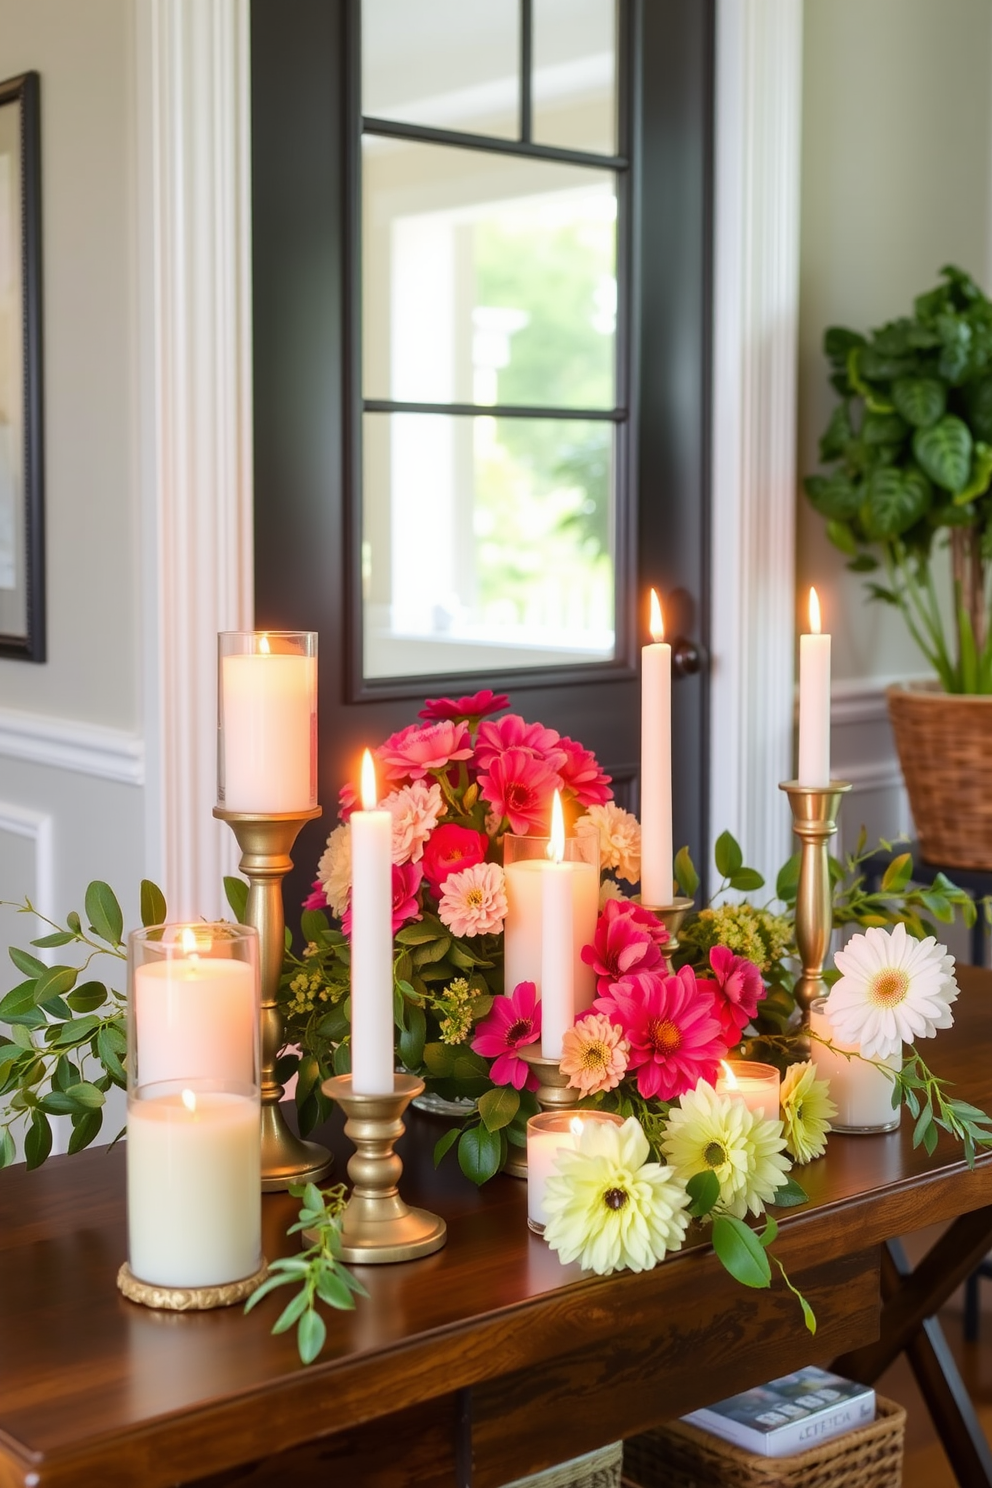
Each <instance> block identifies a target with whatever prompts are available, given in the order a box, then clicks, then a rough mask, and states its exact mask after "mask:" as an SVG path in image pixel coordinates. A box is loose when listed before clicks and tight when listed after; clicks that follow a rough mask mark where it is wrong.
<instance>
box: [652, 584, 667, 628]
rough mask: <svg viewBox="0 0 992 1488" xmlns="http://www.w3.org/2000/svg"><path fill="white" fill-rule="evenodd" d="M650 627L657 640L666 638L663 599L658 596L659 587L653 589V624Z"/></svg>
mask: <svg viewBox="0 0 992 1488" xmlns="http://www.w3.org/2000/svg"><path fill="white" fill-rule="evenodd" d="M649 628H650V631H651V635H652V638H653V639H654V640H655V641H663V640H664V639H665V622H664V620H663V619H662V615H661V601H660V600H659V598H658V591H657V589H652V590H651V625H650V627H649Z"/></svg>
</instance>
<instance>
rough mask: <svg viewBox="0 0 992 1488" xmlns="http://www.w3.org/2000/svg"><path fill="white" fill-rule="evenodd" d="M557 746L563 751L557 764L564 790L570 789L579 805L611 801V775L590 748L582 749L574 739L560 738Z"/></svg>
mask: <svg viewBox="0 0 992 1488" xmlns="http://www.w3.org/2000/svg"><path fill="white" fill-rule="evenodd" d="M558 747H559V749H563V750H564V751H565V760H564V763H563V764H561V765H559V766H558V773H559V774H560V776H561V783H562V785H563V786H564V788H565V790H568V791H571V792H572V794H573V795H574V797H575V799H576V800H577V801H578V802H579V804H580V805H581V806H602V805H604V804H605V803H606V802H607V801H612V799H613V792H612V790H611V789H610V779H611V777H610V776H609V775H607V774H606V773H605V772H604V771H603V769H602V768H601V767H600V763H599V761H598V760H597V758H596V756H595V755H594V754H593V752H592V750H591V749H583V747H582V745H581V744H577V743H576V742H575V740H574V739H560V740H559V741H558Z"/></svg>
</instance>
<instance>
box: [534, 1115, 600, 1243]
mask: <svg viewBox="0 0 992 1488" xmlns="http://www.w3.org/2000/svg"><path fill="white" fill-rule="evenodd" d="M593 1122H594V1123H597V1124H599V1125H600V1126H604V1125H612V1126H623V1117H622V1116H617V1115H616V1113H615V1112H613V1111H567V1110H566V1111H541V1112H539V1113H538V1115H536V1116H532V1117H531V1118H530V1120H529V1121H528V1123H527V1226H528V1228H529V1229H531V1230H533V1231H534V1234H535V1235H543V1234H544V1227H545V1225H546V1224H547V1222H548V1216H547V1212H546V1210H545V1208H544V1191H545V1188H546V1186H547V1182H548V1179H549V1178H550V1177H551V1175H552V1174H553V1173H554V1172H555V1171H556V1169H555V1162H556V1160H557V1157H558V1154H559V1152H574V1150H575V1146H576V1143H577V1142H578V1140H579V1138H580V1137H581V1135H582V1132H583V1129H584V1128H585V1126H586V1125H587V1124H588V1123H593Z"/></svg>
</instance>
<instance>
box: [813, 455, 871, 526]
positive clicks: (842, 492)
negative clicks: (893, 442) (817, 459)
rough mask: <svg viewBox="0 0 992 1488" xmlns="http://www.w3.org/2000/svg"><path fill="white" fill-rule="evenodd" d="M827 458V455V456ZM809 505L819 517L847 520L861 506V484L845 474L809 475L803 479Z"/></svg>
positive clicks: (853, 515) (855, 514)
mask: <svg viewBox="0 0 992 1488" xmlns="http://www.w3.org/2000/svg"><path fill="white" fill-rule="evenodd" d="M828 458H829V457H828ZM803 487H804V489H805V491H806V495H807V496H808V497H809V500H810V505H811V506H812V507H813V508H814V510H815V511H818V512H819V513H820V516H821V517H830V518H833V519H835V520H837V521H840V522H849V521H851V519H852V518H853V517H856V516H857V515H858V511H859V510H860V507H861V501H862V490H861V486H860V484H859V485H855V484H854V482H853V481H850V480H848V478H847V476H846V475H840V474H837V475H810V476H807V477H806V479H805V480H804V481H803Z"/></svg>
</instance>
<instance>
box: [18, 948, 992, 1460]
mask: <svg viewBox="0 0 992 1488" xmlns="http://www.w3.org/2000/svg"><path fill="white" fill-rule="evenodd" d="M961 982H962V984H963V993H962V997H961V998H960V999H959V1002H958V1004H957V1007H956V1013H957V1021H956V1024H955V1027H954V1028H953V1029H952V1030H950V1031H948V1032H944V1033H942V1034H941V1035H940V1036H939V1038H938V1039H937V1040H936V1041H935V1042H933V1043H930V1044H929V1045H928V1046H927V1050H928V1053H929V1054H930V1055H932V1059H933V1063H934V1064H935V1065H936V1067H937V1070H938V1072H939V1073H941V1074H944V1075H946V1076H947V1077H948V1078H949V1079H952V1080H954V1081H955V1082H956V1084H957V1087H958V1090H959V1092H960V1093H961V1094H962V1095H964V1096H965V1097H966V1098H968V1099H969V1100H971V1101H973V1102H974V1103H975V1104H976V1105H979V1106H982V1107H983V1108H985V1109H990V1108H992V1060H990V1058H989V1054H988V1050H989V1049H990V1048H992V975H990V974H989V973H986V972H982V971H975V970H971V969H969V968H964V969H963V970H962V976H961ZM444 1129H445V1128H444V1126H443V1124H441V1123H439V1122H438V1121H437V1120H435V1119H432V1118H428V1117H417V1116H416V1113H414V1119H413V1120H412V1121H411V1130H410V1131H409V1132H408V1133H407V1136H406V1137H405V1138H404V1146H405V1153H404V1156H405V1160H406V1163H407V1170H406V1175H405V1192H406V1193H407V1195H408V1197H410V1198H411V1199H415V1200H417V1201H419V1202H423V1203H426V1204H428V1205H430V1206H432V1207H434V1208H436V1209H437V1210H438V1211H439V1212H440V1213H442V1214H443V1215H444V1216H445V1218H446V1219H447V1221H448V1236H449V1239H448V1244H447V1246H446V1248H445V1249H444V1250H442V1251H440V1252H439V1253H438V1254H437V1255H434V1256H431V1257H429V1258H427V1259H426V1260H423V1261H417V1262H411V1263H408V1264H404V1265H397V1266H383V1267H368V1268H365V1269H364V1271H363V1272H362V1273H361V1274H362V1276H363V1280H364V1281H365V1282H366V1284H367V1286H368V1288H369V1291H370V1293H371V1297H370V1299H369V1300H368V1301H364V1302H362V1301H360V1302H359V1306H358V1308H357V1310H356V1311H355V1312H354V1313H353V1314H341V1313H336V1314H333V1315H331V1316H330V1317H329V1320H328V1321H329V1327H328V1344H327V1347H326V1348H325V1351H324V1353H323V1354H322V1356H321V1358H320V1360H319V1361H318V1362H317V1363H316V1364H314V1365H311V1366H310V1367H309V1368H307V1369H304V1368H303V1367H302V1366H301V1365H300V1363H299V1361H298V1359H297V1356H296V1350H295V1339H294V1337H293V1335H292V1334H290V1335H288V1336H285V1335H284V1336H282V1337H280V1338H273V1337H271V1336H270V1333H269V1329H270V1327H271V1325H272V1323H273V1321H274V1319H275V1317H276V1316H277V1315H278V1311H279V1310H280V1309H281V1307H282V1306H283V1304H284V1302H285V1300H287V1298H288V1296H289V1295H290V1294H289V1291H288V1290H287V1292H286V1295H285V1297H282V1298H280V1295H279V1294H278V1293H277V1294H276V1295H275V1296H274V1297H270V1298H267V1299H266V1300H265V1301H264V1302H263V1303H261V1304H260V1306H259V1307H258V1308H257V1309H256V1310H255V1311H254V1312H253V1313H251V1314H250V1315H249V1316H248V1317H244V1316H243V1315H242V1314H241V1312H240V1310H238V1309H234V1310H232V1311H228V1312H216V1313H208V1314H200V1315H197V1316H177V1315H173V1314H165V1313H154V1312H149V1311H147V1310H145V1309H143V1308H141V1307H137V1306H134V1305H133V1304H131V1303H129V1302H126V1301H125V1300H124V1299H123V1298H122V1297H121V1296H120V1295H119V1294H118V1292H117V1291H116V1289H115V1285H114V1278H115V1276H116V1272H117V1268H118V1266H119V1264H120V1262H121V1261H122V1260H123V1259H124V1256H125V1217H124V1161H123V1152H122V1151H121V1150H120V1149H115V1150H114V1151H112V1152H109V1153H108V1152H107V1151H105V1150H102V1149H98V1150H96V1151H91V1152H87V1153H83V1154H81V1155H79V1156H77V1157H74V1158H56V1159H53V1160H52V1161H51V1162H49V1163H48V1164H47V1165H46V1167H44V1168H42V1169H40V1170H39V1171H37V1172H35V1173H27V1172H25V1170H24V1169H23V1167H19V1168H13V1169H10V1170H8V1171H6V1172H3V1173H0V1276H2V1278H3V1284H2V1288H0V1488H14V1485H18V1488H22V1485H41V1488H66V1485H82V1484H86V1485H89V1484H99V1485H100V1488H124V1485H141V1488H164V1485H167V1484H173V1483H194V1482H201V1483H202V1484H204V1485H206V1484H210V1485H213V1488H220V1485H221V1484H223V1485H229V1488H230V1485H236V1484H246V1485H254V1488H261V1485H264V1484H277V1483H278V1484H286V1483H290V1482H292V1481H293V1480H294V1479H299V1480H300V1481H303V1479H304V1477H305V1476H306V1475H311V1476H312V1475H313V1474H315V1473H324V1474H327V1475H328V1476H329V1480H331V1481H335V1482H338V1483H342V1484H348V1485H355V1488H365V1485H368V1488H394V1485H395V1488H400V1485H406V1484H410V1483H416V1484H417V1485H418V1488H421V1485H423V1488H433V1485H437V1488H441V1485H444V1488H455V1485H457V1488H465V1485H468V1484H472V1485H474V1488H495V1485H497V1484H502V1483H505V1482H507V1481H508V1480H510V1479H512V1478H515V1477H517V1476H520V1475H522V1474H524V1473H527V1472H531V1471H534V1470H536V1469H538V1468H541V1467H544V1466H547V1465H549V1464H551V1463H553V1462H556V1461H560V1460H562V1459H564V1458H567V1457H569V1456H573V1455H576V1454H577V1453H580V1452H583V1451H587V1450H590V1449H591V1448H593V1447H596V1446H599V1445H602V1444H604V1443H605V1442H607V1441H610V1440H613V1439H615V1438H617V1437H621V1436H630V1435H632V1434H634V1433H635V1432H638V1431H641V1430H644V1429H646V1428H647V1427H649V1426H652V1425H655V1424H658V1423H659V1422H662V1421H665V1420H668V1419H670V1418H672V1417H673V1416H676V1415H680V1414H682V1413H683V1412H685V1411H687V1410H690V1409H692V1408H694V1407H697V1406H700V1405H703V1404H706V1403H708V1402H710V1401H712V1400H715V1399H718V1398H719V1397H721V1396H723V1395H726V1394H729V1393H731V1392H732V1391H734V1390H739V1389H744V1388H746V1387H747V1386H749V1385H752V1384H756V1383H759V1382H760V1381H762V1380H765V1379H767V1378H769V1377H771V1376H773V1375H776V1374H782V1373H784V1372H785V1371H787V1370H790V1369H792V1368H795V1367H798V1366H799V1365H802V1364H807V1363H815V1362H820V1363H822V1362H827V1361H829V1360H832V1359H834V1358H836V1357H837V1356H838V1355H845V1354H847V1355H851V1360H850V1362H851V1363H852V1366H853V1365H856V1366H857V1368H858V1369H859V1370H860V1373H861V1377H863V1378H865V1379H867V1380H871V1379H873V1378H875V1377H876V1376H877V1374H878V1373H879V1372H880V1370H881V1369H882V1368H884V1367H885V1365H886V1364H887V1363H888V1361H889V1360H890V1359H891V1357H893V1356H894V1354H895V1353H897V1352H899V1351H900V1350H902V1349H904V1348H905V1349H907V1350H908V1352H909V1354H910V1357H911V1360H912V1361H913V1362H914V1366H915V1365H917V1364H919V1368H918V1374H919V1376H920V1377H921V1378H922V1379H923V1380H924V1381H925V1384H926V1390H927V1394H928V1398H929V1399H930V1400H931V1401H932V1402H933V1404H934V1409H935V1419H936V1420H937V1423H938V1427H939V1429H940V1430H941V1433H942V1435H943V1436H944V1439H945V1443H946V1444H947V1446H948V1450H949V1451H950V1452H951V1454H952V1460H953V1461H954V1462H955V1466H956V1468H957V1471H958V1475H959V1477H960V1478H961V1480H962V1481H967V1482H969V1483H985V1482H989V1483H992V1473H990V1472H989V1466H988V1454H987V1449H985V1448H984V1444H983V1442H982V1441H980V1440H979V1441H977V1444H976V1442H975V1441H974V1440H973V1439H972V1436H971V1435H970V1434H969V1431H968V1430H967V1427H968V1424H969V1423H968V1420H967V1402H964V1403H963V1414H962V1402H961V1401H959V1400H956V1399H955V1397H954V1390H953V1380H952V1381H951V1384H950V1385H948V1384H947V1382H946V1379H945V1376H944V1374H943V1371H942V1369H941V1367H940V1366H941V1363H942V1361H941V1359H940V1357H939V1353H940V1350H939V1343H938V1344H935V1343H934V1342H933V1339H932V1338H931V1337H930V1333H928V1329H930V1325H929V1324H927V1323H926V1319H927V1318H928V1317H929V1315H930V1314H932V1313H933V1312H935V1311H936V1309H937V1307H939V1305H940V1303H941V1302H942V1301H943V1300H944V1299H945V1298H946V1297H947V1296H948V1295H949V1294H950V1292H951V1291H952V1290H953V1289H954V1287H955V1286H956V1285H957V1284H958V1283H959V1282H960V1280H961V1279H962V1278H963V1277H964V1276H965V1275H967V1274H968V1272H969V1270H970V1269H971V1268H972V1266H973V1265H974V1264H975V1262H976V1260H977V1259H978V1258H979V1257H980V1256H981V1255H982V1254H984V1252H985V1251H986V1250H987V1249H988V1248H989V1246H990V1244H992V1157H990V1158H983V1159H980V1161H979V1163H978V1165H977V1167H976V1168H975V1170H973V1171H970V1172H969V1170H968V1169H967V1168H966V1166H965V1164H964V1162H963V1160H962V1158H961V1156H960V1153H959V1149H958V1148H957V1147H956V1146H955V1145H954V1144H952V1143H951V1142H950V1141H948V1140H946V1139H944V1138H942V1139H941V1142H940V1145H939V1146H938V1148H937V1151H936V1152H935V1154H934V1156H933V1157H928V1156H927V1155H926V1153H925V1152H924V1151H923V1149H922V1148H921V1149H919V1150H918V1151H915V1152H914V1151H913V1150H912V1146H911V1141H910V1136H911V1129H912V1123H911V1122H910V1121H909V1120H908V1118H906V1119H904V1121H903V1125H902V1129H901V1131H900V1132H897V1133H893V1134H891V1135H889V1136H879V1137H860V1138H859V1137H843V1136H834V1137H832V1138H831V1141H830V1150H829V1155H828V1157H827V1158H826V1159H821V1160H820V1161H818V1162H816V1163H813V1164H811V1165H810V1166H809V1167H807V1168H806V1169H805V1170H803V1173H802V1175H801V1176H802V1179H803V1183H804V1186H805V1187H806V1188H807V1189H808V1190H809V1192H810V1194H811V1202H810V1204H809V1205H808V1206H805V1207H804V1208H803V1209H801V1210H797V1211H789V1212H788V1213H787V1214H786V1215H785V1216H784V1217H783V1219H782V1230H781V1236H780V1239H779V1241H778V1244H777V1247H776V1248H777V1250H778V1252H779V1253H780V1255H781V1257H782V1260H783V1262H784V1263H785V1265H786V1267H787V1268H788V1270H789V1272H790V1274H791V1275H792V1277H793V1278H794V1280H795V1281H796V1283H797V1284H798V1285H799V1286H800V1287H801V1288H802V1290H803V1291H804V1292H805V1294H806V1295H807V1297H808V1298H809V1300H810V1302H811V1303H812V1305H813V1307H814V1309H815V1311H816V1315H817V1318H818V1319H819V1331H818V1333H817V1336H816V1338H815V1339H811V1338H810V1337H809V1335H808V1334H807V1333H806V1331H805V1329H804V1327H803V1325H802V1321H801V1318H800V1315H799V1309H798V1307H797V1306H796V1304H795V1301H794V1299H793V1298H792V1297H791V1296H790V1295H789V1293H788V1292H787V1291H786V1290H785V1288H784V1287H783V1286H782V1285H781V1284H778V1285H775V1286H773V1288H772V1290H771V1291H767V1292H753V1291H745V1290H744V1289H743V1288H741V1287H739V1286H737V1285H736V1284H735V1283H733V1282H732V1281H731V1280H730V1279H729V1278H728V1277H727V1276H726V1274H725V1273H724V1271H723V1270H722V1268H721V1267H720V1266H719V1264H718V1263H717V1262H716V1261H715V1259H714V1257H713V1255H712V1252H711V1251H710V1250H709V1248H708V1247H707V1246H706V1245H705V1244H704V1243H703V1240H702V1236H699V1237H697V1239H696V1243H695V1245H693V1246H690V1248H688V1249H686V1250H685V1251H683V1252H682V1253H681V1254H679V1255H678V1256H674V1257H671V1258H669V1259H668V1260H666V1261H665V1262H664V1264H663V1265H661V1266H658V1267H657V1268H656V1269H655V1270H654V1271H652V1272H649V1273H647V1274H645V1275H641V1276H635V1275H631V1274H623V1275H620V1276H615V1277H611V1278H608V1279H602V1280H601V1279H597V1278H595V1277H583V1276H582V1275H581V1273H580V1272H579V1270H578V1268H577V1267H575V1266H570V1267H561V1266H559V1264H558V1261H557V1259H556V1257H555V1256H554V1255H553V1254H552V1253H551V1252H550V1251H549V1250H548V1249H547V1247H546V1246H545V1245H544V1243H543V1242H542V1241H541V1240H538V1239H537V1238H535V1237H534V1236H532V1235H531V1234H529V1232H528V1230H527V1228H526V1224H525V1209H526V1205H525V1193H524V1187H523V1185H522V1184H521V1183H519V1182H518V1181H516V1180H514V1179H511V1178H505V1177H500V1178H497V1179H495V1180H494V1181H493V1182H492V1183H491V1184H490V1185H488V1187H487V1188H486V1189H484V1190H483V1191H482V1192H481V1193H479V1192H476V1190H475V1189H474V1188H472V1186H471V1185H470V1184H468V1183H467V1181H465V1180H464V1179H463V1178H462V1177H461V1175H460V1174H459V1173H458V1170H457V1167H456V1164H455V1162H454V1159H453V1157H449V1158H447V1159H446V1160H445V1163H444V1165H443V1167H442V1171H441V1173H440V1174H435V1173H434V1171H433V1168H432V1161H431V1149H432V1147H433V1142H434V1140H435V1139H436V1136H437V1135H438V1134H439V1133H440V1132H441V1131H443V1130H444ZM329 1138H330V1140H331V1142H332V1144H333V1145H334V1146H335V1147H336V1149H337V1152H338V1171H339V1172H343V1171H344V1162H343V1160H344V1159H345V1158H346V1156H347V1148H346V1144H344V1143H343V1142H342V1140H341V1137H340V1134H339V1133H338V1132H337V1131H336V1130H335V1129H334V1128H333V1127H332V1129H331V1130H330V1133H329ZM295 1207H296V1205H295V1201H294V1200H292V1199H290V1198H288V1197H287V1196H284V1195H271V1196H267V1197H266V1198H265V1200H264V1228H265V1245H266V1249H267V1254H268V1255H269V1256H270V1257H271V1256H274V1255H276V1254H278V1253H280V1252H282V1253H285V1252H287V1251H288V1250H289V1248H290V1246H289V1242H287V1241H286V1239H285V1230H286V1228H287V1226H288V1225H289V1224H290V1223H291V1222H292V1220H293V1219H294V1218H295V1213H294V1211H295ZM937 1220H951V1221H954V1223H953V1225H952V1226H951V1229H950V1230H949V1231H948V1232H947V1234H946V1235H945V1237H944V1239H943V1240H942V1241H940V1242H939V1244H938V1246H937V1247H935V1249H934V1251H932V1252H931V1254H930V1256H929V1257H928V1258H927V1259H926V1260H925V1261H924V1262H923V1263H921V1265H920V1266H919V1267H917V1270H916V1273H915V1275H913V1276H911V1277H909V1278H908V1279H907V1278H904V1277H902V1276H901V1275H900V1269H899V1266H898V1264H897V1261H896V1260H895V1259H893V1258H892V1257H891V1255H890V1253H889V1252H888V1251H887V1250H886V1248H885V1247H886V1242H889V1241H891V1240H892V1239H893V1237H895V1236H898V1235H901V1234H905V1233H907V1232H909V1231H912V1230H914V1229H918V1228H920V1227H922V1226H924V1225H927V1224H930V1223H933V1222H935V1221H937ZM883 1297H884V1298H885V1302H884V1307H883V1303H882V1298H883ZM880 1329H881V1338H880ZM931 1332H932V1330H931ZM928 1340H929V1341H928ZM853 1351H858V1352H857V1353H853ZM983 1453H984V1455H983ZM331 1473H333V1477H330V1474H331Z"/></svg>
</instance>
